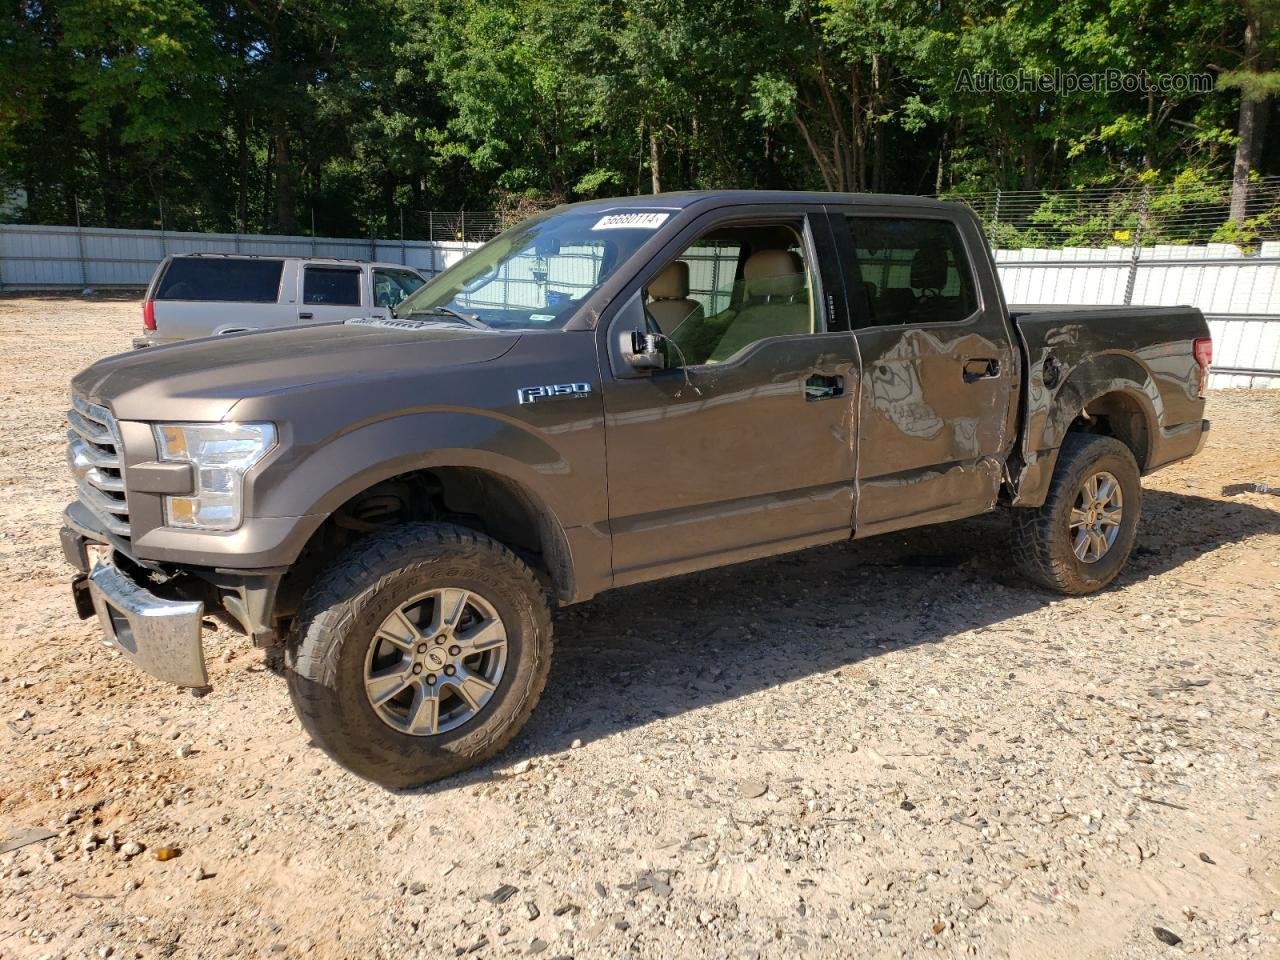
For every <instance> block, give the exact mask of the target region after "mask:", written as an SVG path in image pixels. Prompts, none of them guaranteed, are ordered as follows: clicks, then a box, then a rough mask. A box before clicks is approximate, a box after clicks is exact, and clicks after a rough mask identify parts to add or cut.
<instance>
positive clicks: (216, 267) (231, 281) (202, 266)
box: [155, 257, 284, 303]
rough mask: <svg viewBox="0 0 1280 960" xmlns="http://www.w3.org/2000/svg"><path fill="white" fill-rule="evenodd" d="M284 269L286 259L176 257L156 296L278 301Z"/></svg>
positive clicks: (171, 298) (170, 263) (183, 298)
mask: <svg viewBox="0 0 1280 960" xmlns="http://www.w3.org/2000/svg"><path fill="white" fill-rule="evenodd" d="M283 269H284V261H283V260H249V259H235V258H225V259H224V258H222V257H174V258H173V259H172V260H170V261H169V267H168V269H167V270H165V272H164V276H163V277H161V278H160V284H159V286H158V287H157V288H156V295H155V299H157V300H211V301H231V302H236V303H275V302H276V299H277V297H278V296H279V293H280V273H281V271H282V270H283Z"/></svg>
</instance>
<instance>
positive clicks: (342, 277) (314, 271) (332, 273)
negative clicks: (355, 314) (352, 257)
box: [302, 267, 360, 307]
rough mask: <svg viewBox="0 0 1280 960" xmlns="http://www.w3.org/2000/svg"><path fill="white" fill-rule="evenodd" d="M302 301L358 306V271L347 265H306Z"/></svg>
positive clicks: (326, 304)
mask: <svg viewBox="0 0 1280 960" xmlns="http://www.w3.org/2000/svg"><path fill="white" fill-rule="evenodd" d="M302 302H303V303H307V304H311V305H314V306H333V307H358V306H360V271H359V270H352V269H349V268H347V267H307V270H306V275H305V276H304V278H303V282H302Z"/></svg>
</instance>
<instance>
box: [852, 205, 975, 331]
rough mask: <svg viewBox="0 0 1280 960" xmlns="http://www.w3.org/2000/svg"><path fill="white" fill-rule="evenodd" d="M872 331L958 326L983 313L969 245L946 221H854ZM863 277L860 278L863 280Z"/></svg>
mask: <svg viewBox="0 0 1280 960" xmlns="http://www.w3.org/2000/svg"><path fill="white" fill-rule="evenodd" d="M847 219H848V221H849V230H850V232H851V233H852V234H853V245H854V247H855V248H856V249H857V252H858V262H857V267H856V270H855V271H854V276H853V279H854V281H855V282H860V283H861V284H862V290H863V293H864V294H865V296H866V300H867V315H868V317H869V318H870V323H871V325H872V326H895V325H897V324H902V323H954V322H956V321H958V320H964V319H965V318H967V317H969V316H970V315H971V314H972V313H973V311H974V310H976V309H977V308H978V297H977V294H976V292H975V287H974V282H973V273H972V272H971V271H970V268H969V258H968V257H967V256H965V251H964V241H963V240H961V238H960V231H959V230H957V229H956V227H955V224H953V223H950V222H949V221H946V220H925V219H919V220H902V219H897V218H894V217H854V216H851V217H848V218H847ZM859 274H860V276H859Z"/></svg>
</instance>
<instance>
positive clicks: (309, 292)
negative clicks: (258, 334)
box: [133, 253, 426, 347]
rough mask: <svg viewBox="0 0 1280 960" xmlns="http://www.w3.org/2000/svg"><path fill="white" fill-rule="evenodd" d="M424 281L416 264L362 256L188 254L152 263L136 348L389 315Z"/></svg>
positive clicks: (134, 342)
mask: <svg viewBox="0 0 1280 960" xmlns="http://www.w3.org/2000/svg"><path fill="white" fill-rule="evenodd" d="M424 283H426V278H425V277H424V276H423V275H422V274H421V273H419V272H418V271H417V270H415V269H414V268H413V267H406V266H402V265H400V264H398V263H369V262H366V261H362V260H327V259H318V258H309V257H249V256H239V255H233V254H221V253H217V254H212V253H210V254H199V253H197V254H186V255H181V256H172V257H166V258H165V259H164V260H163V261H161V263H160V266H159V267H157V268H156V272H155V276H153V277H152V278H151V283H150V284H149V285H148V287H147V295H146V299H145V300H144V301H143V304H142V318H143V326H144V327H145V331H144V333H143V335H142V336H141V337H137V338H135V339H134V341H133V345H134V346H135V347H150V346H159V345H160V344H165V343H176V342H177V341H179V340H191V339H193V338H195V337H209V336H213V335H215V334H220V333H239V332H242V331H245V330H259V329H267V328H272V327H287V326H293V325H296V324H302V323H322V322H324V321H331V320H349V319H351V318H352V317H370V316H375V317H376V316H382V317H386V316H390V312H391V308H392V307H394V306H395V305H396V304H397V303H399V302H400V301H401V300H403V299H404V298H405V297H407V296H408V295H409V294H411V293H412V292H413V291H415V290H417V289H418V287H420V286H422V285H423V284H424Z"/></svg>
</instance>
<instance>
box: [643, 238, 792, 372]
mask: <svg viewBox="0 0 1280 960" xmlns="http://www.w3.org/2000/svg"><path fill="white" fill-rule="evenodd" d="M813 290H814V280H813V271H812V269H811V268H810V265H809V264H808V262H807V257H806V254H805V250H804V244H803V242H802V241H801V239H800V233H799V231H798V229H797V228H796V227H795V226H793V225H791V224H752V225H742V226H735V227H720V228H717V229H715V230H714V231H712V232H711V233H710V234H708V235H706V236H704V237H701V238H699V239H698V240H696V241H694V242H693V243H692V244H691V245H690V246H689V247H687V248H686V249H685V250H684V252H682V253H681V254H680V256H678V257H677V258H676V259H675V260H673V261H672V262H671V263H669V264H667V266H666V267H664V268H663V269H662V270H660V271H659V272H658V273H657V274H656V275H655V276H654V277H653V278H652V279H651V280H650V281H649V284H648V286H647V287H646V289H645V294H646V296H645V300H646V303H645V308H646V310H648V312H649V315H650V317H652V319H653V321H654V322H655V323H656V324H657V325H658V327H659V329H661V330H662V331H663V332H664V333H666V334H667V335H668V336H669V337H670V338H671V340H672V342H673V343H674V344H675V346H676V347H677V348H679V349H678V350H677V351H673V353H674V354H675V355H674V356H669V357H668V358H667V359H668V362H669V363H671V364H672V365H673V366H674V365H678V364H680V363H682V362H683V363H684V364H686V365H689V366H695V365H698V364H704V363H708V364H714V363H723V362H724V361H726V360H728V359H729V358H731V357H733V356H735V355H736V354H738V353H741V352H742V351H743V350H745V349H746V348H747V347H749V346H751V345H752V344H753V343H756V342H758V341H760V340H763V339H766V338H767V337H780V336H786V335H788V334H797V333H812V332H813V330H814V321H813V299H814V297H813Z"/></svg>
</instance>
